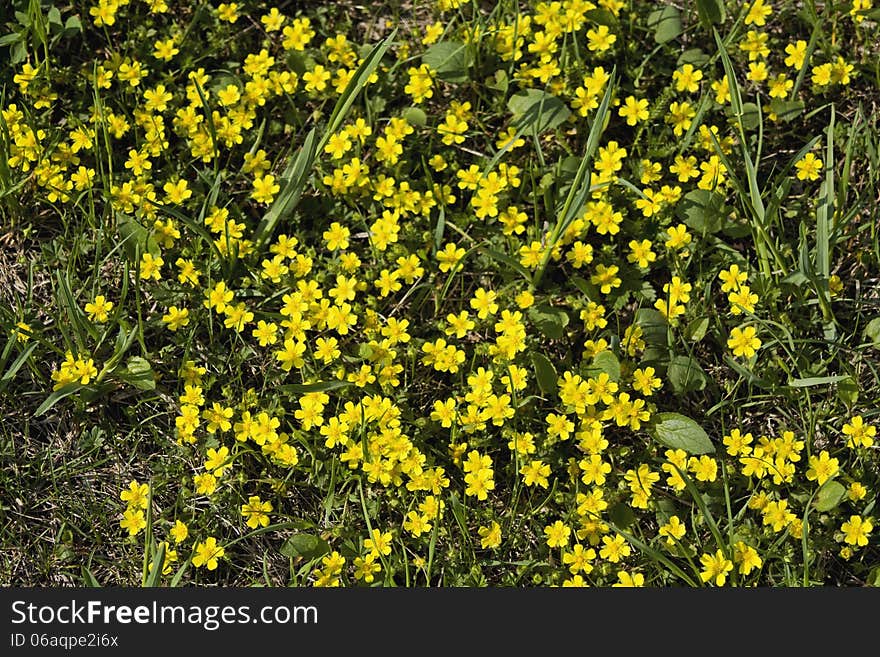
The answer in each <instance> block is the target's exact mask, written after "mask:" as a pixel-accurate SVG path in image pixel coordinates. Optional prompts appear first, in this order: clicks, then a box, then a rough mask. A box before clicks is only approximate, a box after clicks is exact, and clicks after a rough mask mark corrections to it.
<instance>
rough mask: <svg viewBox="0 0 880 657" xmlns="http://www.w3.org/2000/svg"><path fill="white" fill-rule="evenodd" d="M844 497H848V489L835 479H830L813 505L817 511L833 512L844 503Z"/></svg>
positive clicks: (820, 490) (823, 485)
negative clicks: (832, 510)
mask: <svg viewBox="0 0 880 657" xmlns="http://www.w3.org/2000/svg"><path fill="white" fill-rule="evenodd" d="M844 497H846V488H844V487H843V485H842V484H840V483H839V482H837V481H835V480H834V479H829V480H828V481H826V482H825V483H824V484H822V487H821V488H820V489H819V490H818V492H817V493H816V498H815V499H814V500H813V504H814V505H815V507H816V510H817V511H831V509H833V508H834V507H836V506H837V505H838V504H840V503H841V502H842V501H843V498H844Z"/></svg>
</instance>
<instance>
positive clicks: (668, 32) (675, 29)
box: [648, 5, 683, 43]
mask: <svg viewBox="0 0 880 657" xmlns="http://www.w3.org/2000/svg"><path fill="white" fill-rule="evenodd" d="M648 29H650V30H654V40H655V41H656V42H657V43H667V42H668V41H672V40H673V39H674V38H676V37H677V36H678V35H680V34H681V33H682V31H683V30H682V27H681V13H680V12H679V11H678V9H676V8H675V7H673V6H671V5H667V6H665V7H663V8H662V9H655V10H654V11H652V12H651V13H650V14H648Z"/></svg>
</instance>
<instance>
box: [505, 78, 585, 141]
mask: <svg viewBox="0 0 880 657" xmlns="http://www.w3.org/2000/svg"><path fill="white" fill-rule="evenodd" d="M507 108H508V109H509V110H510V111H511V112H512V113H513V122H514V126H515V127H516V128H517V130H518V131H520V132H522V133H523V134H527V135H538V134H541V133H542V132H546V131H547V130H552V129H554V128H556V127H557V126H560V125H562V123H564V122H565V120H566V119H567V118H568V117H569V116H571V111H570V110H569V109H568V105H566V104H565V103H564V102H563V101H562V100H560V99H559V98H557V97H556V96H554V95H553V94H548V93H547V92H546V91H541V90H540V89H523V90H522V91H519V92H517V93H515V94H514V95H513V96H511V97H510V100H508V101H507Z"/></svg>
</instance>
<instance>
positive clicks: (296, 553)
mask: <svg viewBox="0 0 880 657" xmlns="http://www.w3.org/2000/svg"><path fill="white" fill-rule="evenodd" d="M280 552H281V554H283V555H284V556H285V557H290V558H291V559H294V558H296V557H302V558H303V559H305V560H307V561H311V560H312V559H317V558H318V557H323V556H324V555H325V554H328V553H329V552H330V544H329V543H327V541H325V540H324V539H323V538H321V537H320V536H315V535H314V534H294V535H293V536H291V537H290V538H288V539H287V540H286V541H284V545H282V546H281V549H280Z"/></svg>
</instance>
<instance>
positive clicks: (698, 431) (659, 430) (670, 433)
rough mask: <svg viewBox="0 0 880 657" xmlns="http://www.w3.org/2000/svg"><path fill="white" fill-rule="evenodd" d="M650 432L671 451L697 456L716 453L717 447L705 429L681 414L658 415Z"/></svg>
mask: <svg viewBox="0 0 880 657" xmlns="http://www.w3.org/2000/svg"><path fill="white" fill-rule="evenodd" d="M648 431H649V433H650V434H651V437H652V438H654V440H656V441H657V442H658V443H660V444H661V445H665V446H666V447H669V448H670V449H683V450H684V451H685V452H687V453H688V454H696V455H699V454H714V453H715V445H713V444H712V441H711V440H709V436H708V434H707V433H706V432H705V431H703V428H702V427H701V426H700V425H699V424H697V423H696V422H694V421H693V420H692V419H691V418H689V417H687V416H686V415H681V414H680V413H657V415H655V416H654V421H653V422H652V424H651V425H650V426H649V429H648Z"/></svg>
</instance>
